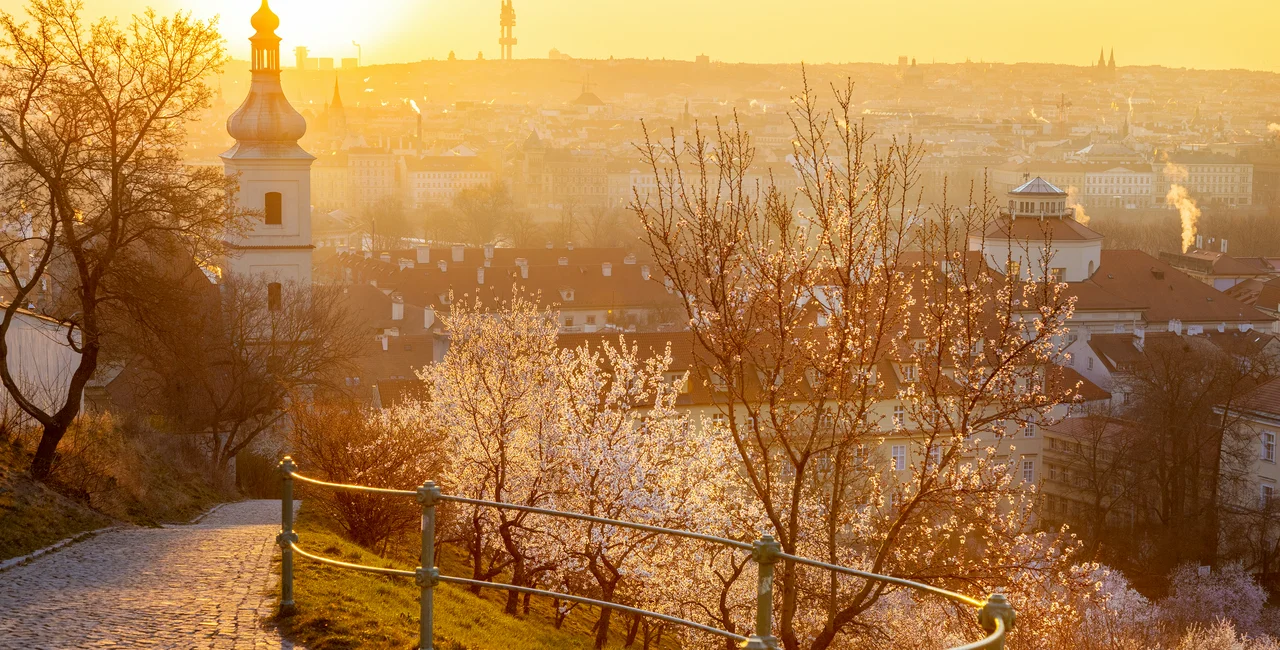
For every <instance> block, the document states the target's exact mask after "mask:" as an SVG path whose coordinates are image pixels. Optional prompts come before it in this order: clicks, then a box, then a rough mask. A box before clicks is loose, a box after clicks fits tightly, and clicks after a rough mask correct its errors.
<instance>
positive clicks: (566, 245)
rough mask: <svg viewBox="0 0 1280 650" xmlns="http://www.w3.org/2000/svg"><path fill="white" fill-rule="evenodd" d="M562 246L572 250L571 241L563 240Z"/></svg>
mask: <svg viewBox="0 0 1280 650" xmlns="http://www.w3.org/2000/svg"><path fill="white" fill-rule="evenodd" d="M564 247H565V248H567V249H569V250H573V242H565V244H564Z"/></svg>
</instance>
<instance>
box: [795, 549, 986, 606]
mask: <svg viewBox="0 0 1280 650" xmlns="http://www.w3.org/2000/svg"><path fill="white" fill-rule="evenodd" d="M778 557H779V558H781V559H783V560H791V561H792V562H797V563H799V564H807V565H809V566H812V567H818V568H820V569H826V570H828V571H834V572H836V573H844V574H846V575H851V576H855V577H858V578H866V579H867V580H876V581H879V582H888V583H892V584H895V585H902V586H903V587H910V588H911V589H916V590H919V591H927V592H929V593H932V594H936V595H939V596H942V597H943V598H947V599H949V600H954V601H956V602H960V603H964V604H966V605H972V606H974V607H982V606H983V605H985V604H986V603H985V602H983V601H981V600H978V599H977V598H971V597H969V596H966V595H964V594H959V593H956V592H954V591H947V590H946V589H943V588H941V587H935V586H933V585H929V584H925V583H923V582H916V581H914V580H907V579H906V578H895V577H893V576H886V575H882V574H879V573H871V572H869V571H859V570H857V569H850V568H849V567H845V566H840V565H839V564H828V563H826V562H821V561H819V560H810V559H809V558H807V557H800V556H798V555H791V554H790V553H778Z"/></svg>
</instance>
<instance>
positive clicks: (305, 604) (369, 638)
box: [278, 506, 669, 650]
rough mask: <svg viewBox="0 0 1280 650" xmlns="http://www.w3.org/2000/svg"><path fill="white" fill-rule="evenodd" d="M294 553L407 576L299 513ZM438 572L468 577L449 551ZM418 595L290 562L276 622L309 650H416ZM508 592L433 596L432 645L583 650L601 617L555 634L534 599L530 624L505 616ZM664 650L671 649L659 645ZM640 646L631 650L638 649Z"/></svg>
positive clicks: (453, 590) (573, 621)
mask: <svg viewBox="0 0 1280 650" xmlns="http://www.w3.org/2000/svg"><path fill="white" fill-rule="evenodd" d="M296 530H297V532H298V537H299V542H298V545H299V546H300V547H302V548H303V549H305V550H307V551H308V552H312V553H316V554H318V555H323V556H326V557H331V558H334V559H339V560H343V561H346V562H353V563H356V564H365V565H369V566H377V567H395V568H400V569H412V568H413V566H412V565H410V564H409V563H408V562H393V561H390V560H388V559H386V558H383V557H381V556H379V555H376V554H374V553H372V552H370V551H368V550H366V549H363V548H361V547H359V546H357V545H355V544H352V543H351V542H348V541H345V540H344V539H342V538H341V537H340V536H339V535H338V534H337V533H336V532H334V531H333V529H331V528H330V527H329V526H328V525H327V524H326V522H325V521H324V520H323V519H322V518H321V517H320V516H318V515H316V514H315V513H312V512H310V511H308V509H307V508H306V507H305V506H304V507H303V508H302V511H301V512H300V513H299V518H298V524H297V526H296ZM439 564H440V572H441V573H443V574H445V575H458V576H470V569H469V568H468V567H467V565H466V563H465V561H464V560H463V558H462V557H461V555H460V554H458V553H456V552H455V551H453V550H452V549H450V548H449V547H443V548H442V551H441V553H440V559H439ZM418 593H419V592H418V588H417V586H415V585H414V584H413V581H412V580H409V579H407V578H395V577H389V576H379V575H374V574H369V573H361V572H357V571H353V570H350V569H340V568H337V567H331V566H328V565H323V564H320V563H317V562H315V561H312V560H309V559H306V558H301V557H299V558H295V560H294V602H295V603H296V604H297V611H296V612H295V613H293V614H292V615H288V616H281V617H279V619H278V622H279V625H280V628H281V631H282V632H283V633H284V634H285V636H287V637H288V638H290V639H292V640H293V641H295V642H297V643H300V644H302V645H304V646H305V647H307V648H308V649H309V650H346V649H351V648H397V649H403V648H416V647H417V643H418ZM505 598H506V592H504V591H500V590H497V589H492V590H484V591H483V592H482V595H480V596H477V595H475V594H472V593H471V592H470V591H468V590H466V589H464V588H461V587H458V586H456V585H449V584H441V585H440V586H438V587H436V591H435V643H436V647H437V648H440V649H441V650H544V649H545V650H578V649H582V650H588V649H589V648H591V647H592V640H593V636H592V632H591V627H592V625H593V624H594V623H595V619H596V616H597V614H598V610H596V609H594V608H586V607H579V608H577V609H575V610H574V611H573V612H572V613H571V614H570V615H569V617H568V618H567V619H566V620H565V622H564V625H563V627H562V628H561V629H559V630H557V629H555V626H554V625H553V622H552V621H553V619H552V615H551V610H552V605H551V601H550V599H547V598H536V597H535V598H534V599H533V601H532V604H531V607H530V612H529V615H528V616H519V617H516V616H509V615H507V614H504V613H503V611H502V609H503V602H505ZM624 625H625V623H624V622H623V619H622V618H621V617H619V616H616V615H615V616H614V618H613V625H612V626H611V628H610V632H611V639H612V641H611V643H610V644H609V647H611V648H613V647H619V648H620V647H622V645H623V638H622V633H623V627H624ZM665 645H669V644H664V646H665ZM639 646H640V641H639V639H637V641H636V645H635V646H634V647H637V648H638V647H639Z"/></svg>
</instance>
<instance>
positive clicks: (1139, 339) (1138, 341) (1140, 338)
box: [1133, 330, 1147, 352]
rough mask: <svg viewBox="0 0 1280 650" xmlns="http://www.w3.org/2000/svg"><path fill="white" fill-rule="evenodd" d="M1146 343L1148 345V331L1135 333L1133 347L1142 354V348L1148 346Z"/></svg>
mask: <svg viewBox="0 0 1280 650" xmlns="http://www.w3.org/2000/svg"><path fill="white" fill-rule="evenodd" d="M1146 343H1147V331H1146V330H1136V331H1134V333H1133V347H1135V348H1138V351H1139V352H1141V351H1142V346H1144V345H1146Z"/></svg>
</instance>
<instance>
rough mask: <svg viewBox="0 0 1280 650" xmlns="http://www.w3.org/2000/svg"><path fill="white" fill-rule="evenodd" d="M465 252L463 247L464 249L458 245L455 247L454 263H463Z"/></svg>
mask: <svg viewBox="0 0 1280 650" xmlns="http://www.w3.org/2000/svg"><path fill="white" fill-rule="evenodd" d="M463 250H464V249H463V247H462V246H457V245H455V246H454V247H453V261H455V262H461V261H462V253H463Z"/></svg>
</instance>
